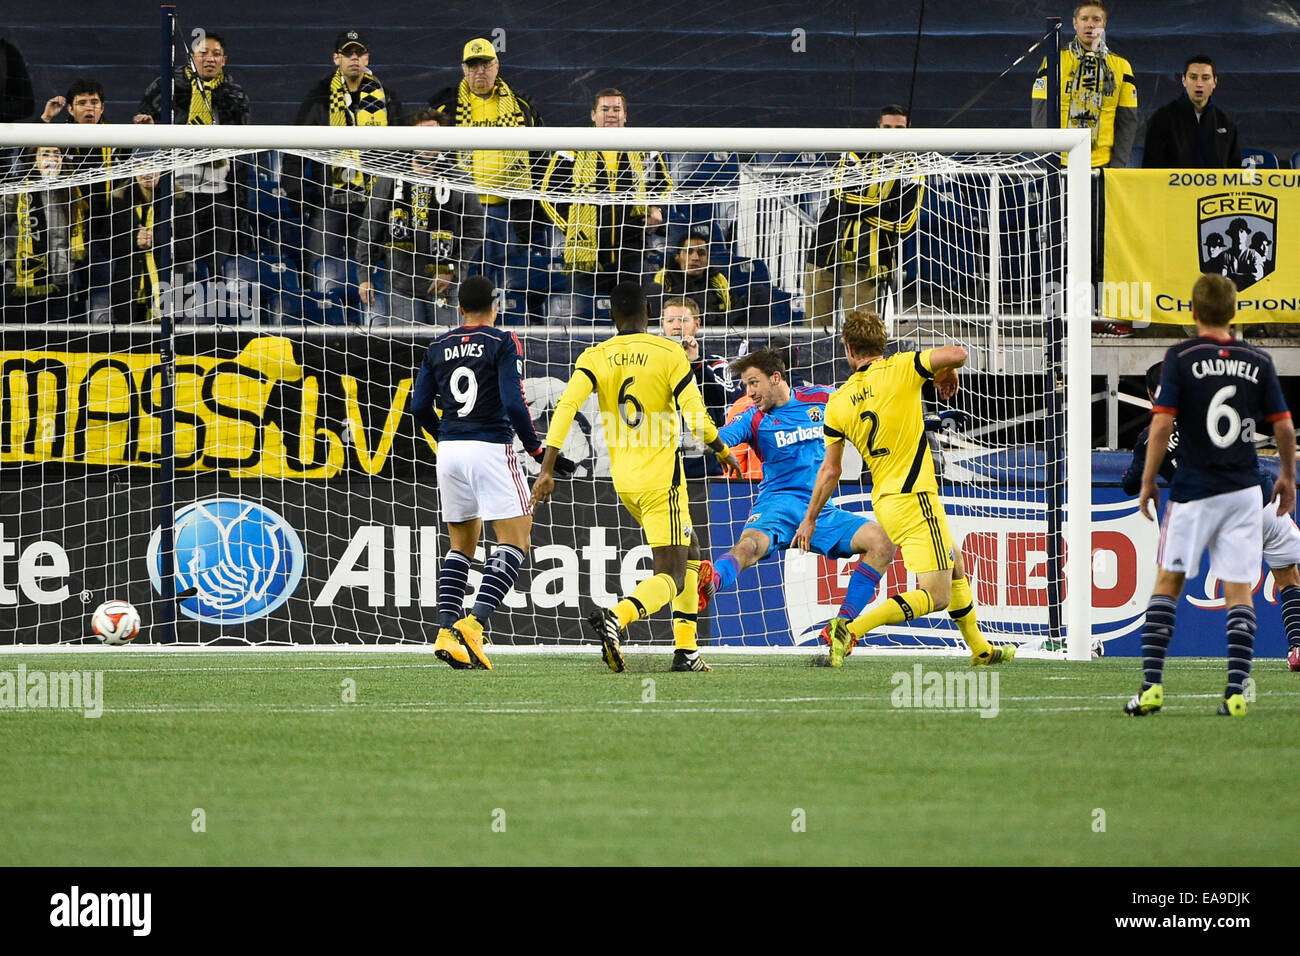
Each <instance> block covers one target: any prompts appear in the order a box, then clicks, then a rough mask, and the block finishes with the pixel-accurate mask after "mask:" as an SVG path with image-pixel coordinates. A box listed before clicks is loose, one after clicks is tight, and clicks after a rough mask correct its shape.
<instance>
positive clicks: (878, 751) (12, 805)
mask: <svg viewBox="0 0 1300 956" xmlns="http://www.w3.org/2000/svg"><path fill="white" fill-rule="evenodd" d="M667 660H668V659H667V658H666V657H664V656H662V655H651V654H642V655H637V654H635V653H634V654H631V655H630V656H629V671H628V672H627V673H624V674H612V673H610V672H609V671H607V670H606V669H605V668H604V666H603V665H602V664H601V663H600V661H599V659H598V658H595V657H590V656H579V655H569V656H562V657H559V656H545V657H543V656H500V657H499V658H498V659H497V661H496V663H497V669H496V670H494V671H492V672H464V671H451V670H449V669H447V668H446V667H445V666H443V665H442V664H440V663H438V662H437V661H435V660H434V659H433V658H432V657H431V656H427V655H424V654H380V653H364V654H345V653H327V654H305V653H295V654H273V653H242V652H241V653H228V652H223V653H184V654H171V655H167V654H159V653H150V652H147V651H145V650H144V649H143V648H140V649H136V648H126V649H123V650H121V651H118V652H114V653H110V654H105V653H98V654H86V655H71V654H59V655H49V656H41V657H36V656H33V655H26V654H25V655H21V656H8V657H0V671H10V672H16V670H17V668H18V665H19V664H22V665H24V666H25V667H26V668H27V670H28V672H29V673H30V672H31V671H33V670H36V669H44V670H46V671H68V670H72V669H78V670H99V671H103V682H104V683H103V688H104V714H103V716H102V717H100V718H98V719H86V718H85V717H83V716H82V715H81V714H80V713H79V712H76V711H68V710H52V709H46V710H31V709H0V807H3V808H4V812H3V813H0V863H3V864H28V865H32V864H35V865H60V866H64V865H123V864H133V865H156V864H167V865H174V864H183V865H214V864H216V865H236V864H238V865H269V864H335V865H338V864H342V865H375V864H416V865H420V864H439V865H445V864H560V865H567V864H687V865H729V864H738V865H749V864H790V865H805V864H854V865H857V864H889V865H912V864H938V865H946V864H978V865H1000V864H1082V865H1094V864H1096V865H1116V864H1118V865H1130V864H1132V865H1153V864H1159V865H1202V864H1218V865H1238V864H1247V865H1264V864H1273V865H1277V864H1283V865H1295V864H1296V863H1297V862H1300V851H1298V850H1297V849H1296V844H1295V841H1294V838H1293V836H1294V827H1295V821H1296V820H1297V819H1300V788H1297V787H1296V786H1295V771H1294V768H1295V766H1296V765H1297V761H1298V759H1300V735H1298V734H1297V733H1296V729H1297V726H1300V724H1298V718H1300V674H1295V675H1293V674H1290V673H1288V672H1287V670H1286V664H1285V662H1284V661H1278V660H1267V661H1260V662H1257V666H1256V670H1255V676H1256V678H1257V681H1258V700H1257V701H1256V702H1255V703H1254V704H1252V705H1251V711H1250V713H1249V714H1248V715H1247V716H1246V717H1245V718H1244V719H1225V718H1218V717H1215V716H1214V708H1215V706H1216V703H1217V700H1218V696H1219V694H1220V693H1221V692H1222V687H1223V679H1224V664H1223V662H1222V661H1205V660H1183V659H1174V660H1173V661H1172V662H1171V663H1170V665H1169V669H1168V671H1167V674H1166V677H1167V679H1166V689H1167V691H1168V694H1169V697H1168V698H1167V705H1166V708H1165V711H1164V713H1162V714H1159V715H1157V716H1153V717H1149V718H1144V719H1141V720H1134V719H1131V718H1126V717H1124V716H1123V715H1122V714H1121V713H1120V712H1119V711H1120V706H1121V704H1122V702H1123V700H1124V699H1125V698H1126V697H1127V696H1128V695H1130V694H1131V693H1132V692H1133V690H1134V689H1135V687H1136V685H1137V682H1138V677H1139V673H1138V662H1137V661H1135V660H1133V659H1124V660H1119V659H1107V660H1102V661H1098V662H1094V663H1092V664H1067V663H1061V662H1046V661H1028V660H1017V661H1015V662H1013V663H1012V664H1010V665H1008V666H1007V667H1004V668H1001V669H1000V670H999V671H998V675H999V684H998V691H999V706H1000V710H999V713H998V715H997V716H996V717H994V718H991V719H985V718H982V717H980V716H979V714H978V713H975V712H973V711H954V710H951V709H901V708H896V707H893V706H891V701H890V693H891V691H892V690H893V684H892V682H891V675H893V674H894V673H895V672H899V671H904V672H910V671H911V669H912V666H913V664H915V663H917V659H915V658H875V659H860V655H859V656H858V657H854V658H851V659H850V660H849V662H848V664H847V666H846V667H844V668H843V669H842V670H838V671H832V670H830V669H828V668H823V667H810V666H809V665H808V663H807V661H806V660H805V659H802V658H770V657H769V658H756V657H747V658H746V657H717V658H715V659H714V663H715V665H716V670H715V671H714V672H713V673H710V674H670V673H667V672H666V667H667ZM924 665H925V667H926V668H927V669H928V670H944V669H950V670H953V671H958V670H963V669H964V661H962V660H959V659H955V658H945V659H941V660H935V659H927V660H925V661H924ZM349 680H350V681H353V682H355V697H356V699H355V702H350V703H349V702H344V700H343V696H344V693H345V691H346V690H347V685H346V682H347V681H349ZM647 681H651V682H652V683H647ZM651 692H652V694H651ZM650 696H653V700H647V699H646V698H648V697H650ZM200 808H201V809H202V811H203V817H204V819H205V824H206V829H205V832H194V830H193V821H194V819H195V815H194V811H195V810H196V809H200ZM1096 811H1104V823H1105V831H1104V832H1096V831H1095V829H1094V828H1095V826H1096V825H1097V823H1098V822H1099V821H1100V820H1101V819H1102V818H1101V817H1100V816H1099V815H1098V813H1097V812H1096ZM801 821H802V827H800V823H801Z"/></svg>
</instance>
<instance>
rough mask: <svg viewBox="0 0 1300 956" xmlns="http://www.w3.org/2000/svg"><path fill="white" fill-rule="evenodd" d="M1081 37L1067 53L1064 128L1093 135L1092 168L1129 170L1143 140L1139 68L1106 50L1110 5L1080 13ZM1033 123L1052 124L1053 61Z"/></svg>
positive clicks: (1040, 79)
mask: <svg viewBox="0 0 1300 956" xmlns="http://www.w3.org/2000/svg"><path fill="white" fill-rule="evenodd" d="M1074 32H1075V37H1074V39H1073V40H1071V41H1070V45H1069V47H1067V48H1066V49H1064V50H1062V51H1061V128H1062V129H1087V130H1091V132H1092V167H1093V169H1096V168H1098V167H1101V166H1109V167H1111V168H1112V169H1121V168H1124V167H1127V166H1128V165H1129V159H1130V158H1131V157H1132V155H1133V141H1134V139H1136V137H1137V128H1138V115H1137V105H1138V100H1137V87H1136V86H1135V85H1134V82H1133V67H1131V66H1130V65H1129V62H1128V60H1126V59H1124V58H1123V57H1122V56H1116V55H1115V54H1114V53H1111V52H1110V50H1109V49H1108V48H1107V47H1106V6H1105V4H1103V3H1080V4H1076V6H1075V8H1074ZM1032 97H1033V98H1032V106H1033V124H1034V126H1036V127H1044V126H1046V125H1047V60H1046V59H1044V60H1043V65H1042V66H1041V67H1039V69H1038V76H1037V77H1036V78H1035V80H1034V90H1033V94H1032Z"/></svg>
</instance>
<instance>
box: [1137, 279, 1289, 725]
mask: <svg viewBox="0 0 1300 956" xmlns="http://www.w3.org/2000/svg"><path fill="white" fill-rule="evenodd" d="M1236 304H1237V287H1236V286H1235V285H1233V284H1232V282H1231V280H1229V279H1225V278H1224V277H1223V276H1220V275H1211V274H1207V275H1203V276H1201V277H1200V278H1199V279H1197V280H1196V285H1195V286H1194V287H1193V288H1192V318H1193V319H1194V320H1195V321H1196V332H1197V335H1196V338H1193V339H1189V340H1187V341H1186V342H1180V343H1179V344H1178V345H1175V346H1172V347H1171V348H1170V349H1169V351H1168V352H1166V353H1165V364H1164V370H1163V373H1162V375H1161V378H1160V390H1159V391H1158V392H1157V393H1156V398H1155V402H1156V404H1155V405H1154V406H1152V409H1151V429H1150V432H1149V434H1148V441H1147V458H1146V464H1145V466H1144V467H1143V470H1142V486H1141V491H1140V492H1139V495H1138V507H1139V509H1141V511H1142V514H1143V515H1145V516H1146V517H1147V518H1152V519H1153V514H1152V511H1151V508H1150V505H1151V504H1152V502H1155V503H1156V504H1159V501H1160V492H1159V491H1158V490H1157V488H1156V475H1157V473H1158V472H1159V470H1160V467H1161V465H1162V464H1163V463H1164V459H1165V453H1166V449H1167V447H1168V443H1169V438H1170V436H1171V435H1172V434H1173V431H1174V427H1175V422H1177V426H1178V436H1179V441H1178V447H1179V466H1178V468H1177V469H1176V470H1175V471H1174V479H1173V482H1172V484H1171V487H1170V491H1169V503H1168V505H1166V506H1165V515H1164V521H1163V522H1162V523H1161V527H1160V549H1159V552H1158V555H1157V560H1158V563H1159V571H1158V573H1157V576H1156V584H1155V588H1154V589H1153V590H1152V594H1151V600H1150V602H1149V603H1148V604H1147V613H1146V621H1145V623H1144V624H1143V627H1142V689H1141V690H1140V691H1139V692H1138V693H1136V694H1134V695H1133V698H1132V699H1131V700H1130V701H1129V702H1128V703H1127V704H1125V705H1124V712H1125V713H1126V714H1130V715H1132V716H1135V717H1138V716H1142V715H1144V714H1150V713H1154V712H1156V711H1159V710H1160V708H1161V707H1162V706H1163V705H1164V684H1163V672H1164V663H1165V652H1166V651H1167V650H1168V648H1169V642H1170V640H1172V638H1173V633H1174V611H1175V609H1176V608H1177V606H1178V598H1179V596H1180V595H1181V594H1182V591H1183V583H1184V581H1185V580H1186V579H1187V574H1188V573H1189V572H1195V571H1196V569H1197V568H1198V567H1199V566H1200V562H1201V554H1202V553H1203V552H1204V551H1205V550H1206V549H1207V548H1208V549H1209V551H1210V570H1211V571H1212V572H1213V573H1214V575H1215V576H1216V577H1217V578H1218V579H1219V580H1220V581H1221V582H1222V584H1223V600H1224V604H1225V605H1226V606H1227V609H1228V627H1227V630H1228V684H1227V687H1226V688H1225V689H1224V692H1223V701H1222V702H1221V703H1220V704H1219V709H1218V712H1219V714H1221V715H1223V716H1228V717H1240V716H1243V715H1244V714H1245V713H1246V702H1245V698H1244V695H1243V690H1244V686H1245V682H1246V680H1247V678H1249V677H1250V664H1251V659H1252V657H1253V656H1254V647H1255V608H1254V604H1253V603H1252V601H1251V591H1252V589H1253V587H1254V584H1255V580H1256V578H1257V577H1258V576H1259V565H1260V561H1261V560H1262V555H1263V547H1262V544H1261V541H1262V535H1263V522H1262V512H1261V508H1260V507H1259V500H1260V497H1259V496H1260V492H1259V484H1258V472H1259V459H1258V458H1257V457H1256V455H1255V437H1256V431H1257V429H1260V428H1262V427H1263V425H1264V424H1265V423H1270V424H1272V426H1273V435H1274V437H1275V438H1276V440H1277V448H1278V457H1279V459H1280V461H1281V466H1282V473H1281V475H1280V476H1279V477H1278V479H1277V480H1276V481H1275V482H1274V483H1273V487H1272V493H1271V494H1270V495H1269V496H1268V497H1269V499H1270V507H1271V508H1272V509H1273V511H1274V513H1275V514H1278V515H1284V514H1289V513H1291V512H1292V511H1294V510H1295V500H1296V489H1295V426H1294V425H1293V423H1292V421H1291V412H1290V411H1289V410H1288V409H1287V407H1286V402H1285V400H1284V399H1283V398H1282V387H1281V385H1280V384H1279V383H1278V379H1277V371H1276V369H1275V368H1274V367H1273V360H1272V359H1271V358H1270V357H1269V355H1268V353H1266V352H1264V351H1262V350H1260V349H1257V348H1254V347H1253V346H1250V345H1247V344H1246V343H1244V342H1239V341H1237V340H1236V339H1234V338H1233V337H1232V336H1231V335H1230V334H1229V332H1228V324H1229V323H1230V322H1231V321H1232V317H1233V315H1234V314H1235V312H1236ZM1272 502H1276V504H1275V505H1274V504H1272Z"/></svg>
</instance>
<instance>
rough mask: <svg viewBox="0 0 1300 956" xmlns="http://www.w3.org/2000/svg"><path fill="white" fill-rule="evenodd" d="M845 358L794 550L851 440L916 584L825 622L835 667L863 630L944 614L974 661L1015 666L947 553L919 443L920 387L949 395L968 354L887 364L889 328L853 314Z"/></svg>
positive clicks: (930, 353) (955, 350) (945, 351)
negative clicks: (983, 627) (990, 635)
mask: <svg viewBox="0 0 1300 956" xmlns="http://www.w3.org/2000/svg"><path fill="white" fill-rule="evenodd" d="M842 338H843V340H844V354H845V356H846V357H847V358H848V360H849V366H850V367H851V368H852V369H853V370H854V374H853V375H851V376H850V377H849V380H848V381H847V382H845V383H844V385H842V386H841V387H840V388H839V389H837V390H836V392H835V394H834V395H832V396H831V397H830V400H829V401H828V402H827V403H826V422H825V435H826V458H825V459H824V460H823V462H822V467H821V470H820V471H819V472H818V473H817V483H816V485H814V486H813V492H812V500H811V501H810V502H809V503H808V512H807V515H806V516H805V517H804V520H803V523H802V524H800V525H799V528H798V530H797V531H796V532H795V536H794V545H795V546H796V547H798V548H799V549H800V550H803V551H807V550H808V545H809V542H810V541H811V540H812V536H813V532H814V531H815V530H816V527H817V515H818V513H819V512H820V511H821V510H822V508H823V507H824V506H825V505H826V502H827V501H828V500H830V497H831V495H832V494H833V493H834V491H835V488H836V486H837V485H838V484H839V480H840V470H841V462H842V460H843V455H844V442H845V441H846V440H847V441H851V442H853V444H854V446H855V447H856V448H857V449H858V451H859V452H861V453H862V460H863V462H864V463H865V464H866V465H867V467H868V468H870V469H871V505H872V508H873V510H874V511H875V515H876V521H877V522H878V523H879V524H880V527H881V528H882V529H883V530H884V532H885V534H887V535H888V536H889V539H890V540H891V541H893V542H894V543H895V544H896V545H898V547H899V548H901V549H902V551H903V563H904V564H905V565H906V566H907V569H908V570H909V571H911V572H912V573H913V574H915V575H916V580H917V584H918V585H919V587H918V588H917V589H916V590H915V591H907V592H905V593H903V594H898V595H895V596H894V597H893V598H890V599H889V600H887V601H884V602H882V603H881V604H879V605H878V606H877V607H875V608H874V609H872V610H869V611H866V612H864V613H863V614H860V615H859V616H858V617H857V618H856V619H855V620H853V621H851V622H850V621H845V620H844V619H843V618H837V619H836V620H834V621H831V624H830V626H829V636H830V639H831V666H832V667H839V666H840V665H842V664H843V663H844V655H845V654H846V653H848V652H849V650H851V649H852V647H853V645H854V644H856V643H857V642H858V639H859V638H860V637H862V636H863V635H864V634H866V633H867V632H868V631H870V630H872V629H874V628H877V627H880V626H881V625H884V624H898V623H901V622H903V621H910V620H912V619H913V618H916V617H922V616H924V615H926V614H932V613H934V612H935V611H942V610H944V609H945V608H946V609H947V610H948V613H949V615H951V617H952V619H953V621H954V622H955V623H956V624H957V628H958V630H959V631H960V632H961V636H962V638H963V639H964V640H965V641H966V643H967V645H969V647H970V651H971V664H973V665H978V664H1000V663H1001V662H1003V661H1008V660H1011V658H1012V657H1014V656H1015V653H1016V649H1015V645H1013V644H1006V645H1001V646H997V647H995V646H993V645H991V644H989V642H988V641H986V640H985V639H984V636H983V635H982V634H980V632H979V627H978V625H977V623H976V619H975V597H974V595H973V594H972V593H971V587H970V582H969V581H968V580H967V579H966V575H965V572H964V571H963V570H962V564H961V552H960V551H958V550H957V549H956V548H955V547H954V546H953V541H952V535H951V533H950V532H949V531H948V517H947V515H945V514H944V510H943V504H942V503H941V502H940V501H939V484H938V482H937V481H936V480H935V476H934V460H933V459H932V458H931V457H930V446H929V443H928V442H927V441H926V438H925V420H924V417H923V415H922V412H921V388H922V386H924V385H925V383H926V382H928V381H933V382H934V383H935V386H936V388H938V389H939V390H940V392H941V394H943V393H951V391H952V390H954V386H955V381H956V376H957V369H958V368H960V367H961V366H962V365H964V364H966V350H965V349H964V348H962V347H961V346H960V345H945V346H943V347H942V348H937V349H927V350H926V351H924V352H896V353H894V354H893V355H891V356H889V358H885V357H884V352H885V343H886V341H887V339H888V337H887V335H886V334H885V323H884V322H883V321H882V320H881V318H880V316H879V315H877V314H876V313H875V312H873V311H871V310H870V309H857V310H855V311H853V312H850V313H849V315H848V318H847V319H846V320H845V323H844V331H843V335H842Z"/></svg>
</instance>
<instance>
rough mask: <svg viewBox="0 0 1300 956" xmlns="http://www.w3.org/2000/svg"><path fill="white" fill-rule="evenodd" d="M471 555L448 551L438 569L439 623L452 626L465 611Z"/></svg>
mask: <svg viewBox="0 0 1300 956" xmlns="http://www.w3.org/2000/svg"><path fill="white" fill-rule="evenodd" d="M469 564H470V560H469V555H467V554H461V553H460V552H459V551H448V552H447V556H446V557H445V558H443V559H442V567H441V568H439V569H438V624H439V625H441V626H442V627H451V626H452V625H453V624H455V623H456V622H457V621H459V620H460V617H461V615H462V614H463V613H464V611H465V591H466V589H468V587H469Z"/></svg>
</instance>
